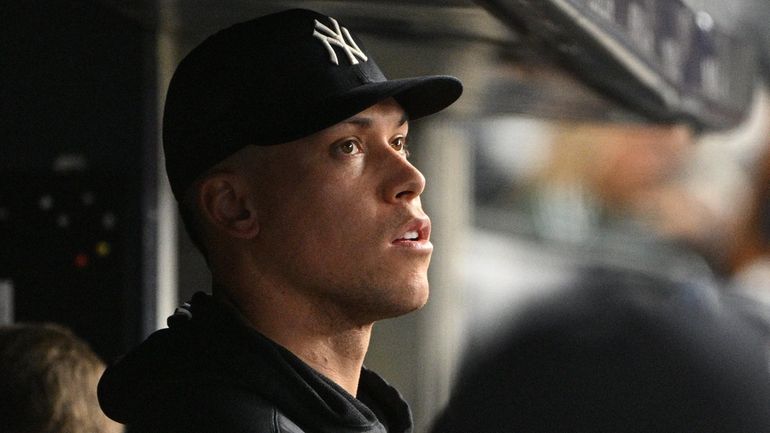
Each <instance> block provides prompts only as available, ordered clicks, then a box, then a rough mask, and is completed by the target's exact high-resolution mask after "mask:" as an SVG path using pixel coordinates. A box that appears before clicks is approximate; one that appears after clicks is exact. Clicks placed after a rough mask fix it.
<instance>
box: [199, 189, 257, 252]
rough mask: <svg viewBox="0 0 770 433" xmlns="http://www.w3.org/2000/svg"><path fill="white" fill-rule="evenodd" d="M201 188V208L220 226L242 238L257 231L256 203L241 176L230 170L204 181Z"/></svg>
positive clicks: (207, 216)
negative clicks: (229, 172)
mask: <svg viewBox="0 0 770 433" xmlns="http://www.w3.org/2000/svg"><path fill="white" fill-rule="evenodd" d="M200 192H201V193H200V196H199V197H200V201H201V203H200V206H201V209H203V213H204V215H205V217H206V219H207V220H209V222H210V223H211V224H213V225H214V226H215V227H217V229H218V230H220V231H225V232H227V233H228V234H229V235H230V236H234V237H237V238H241V239H249V238H253V237H254V236H256V235H257V233H258V232H259V224H258V221H257V212H256V206H254V203H253V200H252V198H251V197H250V196H249V194H248V192H249V191H248V188H247V186H246V184H245V183H244V182H243V181H242V180H241V179H240V178H238V177H237V176H235V175H231V174H218V175H213V176H211V177H209V178H208V179H206V180H204V181H203V182H202V183H201V186H200Z"/></svg>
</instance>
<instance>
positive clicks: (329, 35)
mask: <svg viewBox="0 0 770 433" xmlns="http://www.w3.org/2000/svg"><path fill="white" fill-rule="evenodd" d="M461 93H462V84H461V83H460V81H459V80H458V79H457V78H454V77H450V76H442V75H433V76H421V77H412V78H403V79H395V80H389V79H387V78H386V77H385V75H384V74H383V72H382V71H381V70H380V68H379V67H378V66H377V64H376V63H375V62H374V59H373V58H372V56H371V53H369V52H368V51H367V50H366V49H365V47H364V44H363V43H362V42H361V40H359V39H358V38H356V37H355V36H353V35H352V34H351V33H350V31H349V30H348V29H347V28H346V27H344V26H343V25H342V24H341V23H339V22H338V21H337V20H335V19H334V18H332V17H328V16H326V15H323V14H320V13H318V12H314V11H310V10H306V9H291V10H286V11H283V12H278V13H275V14H271V15H266V16H263V17H259V18H256V19H253V20H250V21H246V22H243V23H239V24H235V25H233V26H231V27H229V28H227V29H224V30H221V31H219V32H218V33H215V34H214V35H212V36H210V37H208V38H207V39H206V40H205V41H203V43H201V44H200V45H199V46H197V47H196V48H195V49H193V50H192V51H191V52H190V53H189V54H188V55H187V56H186V57H185V58H184V59H183V60H182V61H181V62H180V64H179V66H178V67H177V69H176V72H175V73H174V76H173V77H172V79H171V83H170V85H169V89H168V94H167V97H166V104H165V111H164V118H163V146H164V151H165V157H166V171H167V174H168V178H169V181H170V183H171V188H172V190H173V192H174V195H175V196H176V198H177V200H181V199H182V197H183V195H184V191H185V190H186V189H187V188H188V187H189V186H190V185H191V184H192V183H193V182H194V181H195V179H196V178H197V177H198V176H200V175H201V174H203V173H204V172H205V171H206V170H208V169H209V168H211V167H212V166H214V165H216V164H217V163H218V162H220V161H222V160H223V159H225V158H226V157H227V156H229V155H231V154H233V153H234V152H236V151H238V150H239V149H241V148H242V147H244V146H247V145H257V146H268V145H275V144H281V143H286V142H289V141H292V140H296V139H299V138H302V137H305V136H308V135H310V134H313V133H315V132H318V131H321V130H323V129H325V128H328V127H330V126H332V125H334V124H336V123H339V122H341V121H343V120H345V119H347V118H349V117H351V116H353V115H355V114H357V113H359V112H361V111H363V110H365V109H366V108H368V107H370V106H372V105H375V104H376V103H378V102H380V101H382V100H384V99H387V98H389V97H393V98H395V99H396V101H397V102H398V103H399V104H400V105H401V106H402V107H403V108H404V110H405V111H406V113H407V115H408V116H409V118H410V119H411V120H414V119H417V118H420V117H423V116H426V115H429V114H433V113H435V112H437V111H440V110H442V109H444V108H446V107H447V106H449V105H450V104H452V103H453V102H454V101H455V100H457V98H459V97H460V94H461Z"/></svg>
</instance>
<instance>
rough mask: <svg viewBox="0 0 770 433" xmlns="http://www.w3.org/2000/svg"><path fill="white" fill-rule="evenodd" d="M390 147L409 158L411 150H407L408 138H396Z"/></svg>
mask: <svg viewBox="0 0 770 433" xmlns="http://www.w3.org/2000/svg"><path fill="white" fill-rule="evenodd" d="M390 147H392V148H393V149H395V150H396V152H399V153H402V154H404V155H405V156H409V150H408V149H407V148H406V137H396V138H395V139H394V140H393V141H392V142H391V143H390Z"/></svg>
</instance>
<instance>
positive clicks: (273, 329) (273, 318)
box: [215, 287, 372, 396]
mask: <svg viewBox="0 0 770 433" xmlns="http://www.w3.org/2000/svg"><path fill="white" fill-rule="evenodd" d="M289 293H291V292H288V291H285V290H275V289H273V290H264V287H262V288H261V290H254V288H250V289H247V290H237V289H235V290H228V291H227V292H224V293H223V292H221V291H220V292H215V296H217V297H218V298H219V299H221V300H223V301H224V302H227V303H229V304H230V305H232V306H233V307H235V308H236V309H237V310H238V311H239V312H240V313H241V314H242V315H243V316H244V318H245V319H246V320H247V321H248V323H249V324H250V325H251V326H253V327H254V328H255V329H256V330H257V331H259V332H260V333H262V334H263V335H265V336H266V337H268V338H270V339H271V340H273V341H274V342H276V343H278V344H280V345H281V346H283V347H285V348H287V349H288V350H290V351H291V352H292V353H294V354H295V355H296V356H297V357H299V358H300V359H301V360H302V361H304V362H305V363H306V364H308V365H309V366H310V367H312V368H313V369H315V370H316V371H318V372H319V373H321V374H323V375H324V376H326V377H328V378H329V379H331V380H332V381H334V382H335V383H336V384H337V385H339V386H340V387H342V388H343V389H344V390H345V391H347V392H348V393H350V395H352V396H356V394H357V392H358V382H359V379H360V376H361V367H362V366H363V362H364V357H365V356H366V351H367V349H368V347H369V339H370V337H371V331H372V324H371V323H369V324H365V325H357V324H354V323H353V322H352V321H350V320H345V319H344V315H342V314H339V311H335V310H336V308H335V306H333V305H329V303H328V302H324V301H323V300H320V301H319V300H318V299H306V298H304V297H301V296H296V294H294V295H291V296H290V295H289ZM238 294H247V295H246V296H238Z"/></svg>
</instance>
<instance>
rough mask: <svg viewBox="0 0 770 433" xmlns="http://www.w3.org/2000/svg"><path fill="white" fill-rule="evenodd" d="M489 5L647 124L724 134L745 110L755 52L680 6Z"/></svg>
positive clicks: (597, 1)
mask: <svg viewBox="0 0 770 433" xmlns="http://www.w3.org/2000/svg"><path fill="white" fill-rule="evenodd" d="M488 4H489V7H490V9H492V10H493V11H496V12H497V13H498V15H500V16H501V17H502V18H503V19H507V20H508V21H509V22H511V23H512V24H514V25H515V26H516V27H518V28H519V30H520V31H522V33H523V34H524V35H526V36H527V37H529V38H532V39H534V40H536V41H537V42H540V43H543V44H545V45H546V47H547V48H549V51H550V52H555V53H557V57H558V58H559V60H560V61H561V62H562V63H563V64H564V66H566V67H567V68H569V69H571V70H573V71H574V72H575V73H577V74H578V76H580V77H581V78H582V79H583V80H585V81H586V82H587V83H589V84H591V85H593V86H594V87H596V88H597V89H599V90H600V91H602V92H603V93H606V94H609V95H610V96H613V97H615V98H617V99H620V100H621V101H622V102H623V103H624V104H626V105H628V106H629V107H631V108H632V109H635V110H637V111H641V112H642V113H644V114H646V115H647V116H648V117H650V118H651V119H652V120H657V121H677V120H689V121H692V122H695V123H696V124H698V125H700V126H702V127H704V128H711V129H716V128H726V127H731V126H734V125H736V124H737V123H738V122H740V121H741V120H742V119H743V117H744V116H745V114H746V111H747V109H748V108H749V106H750V102H751V96H752V93H753V90H754V80H755V74H756V68H757V65H756V62H757V58H756V55H755V52H754V49H753V48H752V47H751V45H749V44H746V43H745V41H741V40H739V39H738V38H737V37H736V36H735V35H729V34H727V33H725V32H724V31H722V30H721V29H719V27H718V26H717V25H716V24H715V22H714V20H713V19H712V17H711V16H710V15H709V14H707V13H706V12H702V11H694V10H692V9H690V8H689V7H687V6H686V5H684V4H683V3H682V2H681V1H679V0H496V1H489V2H488Z"/></svg>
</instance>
